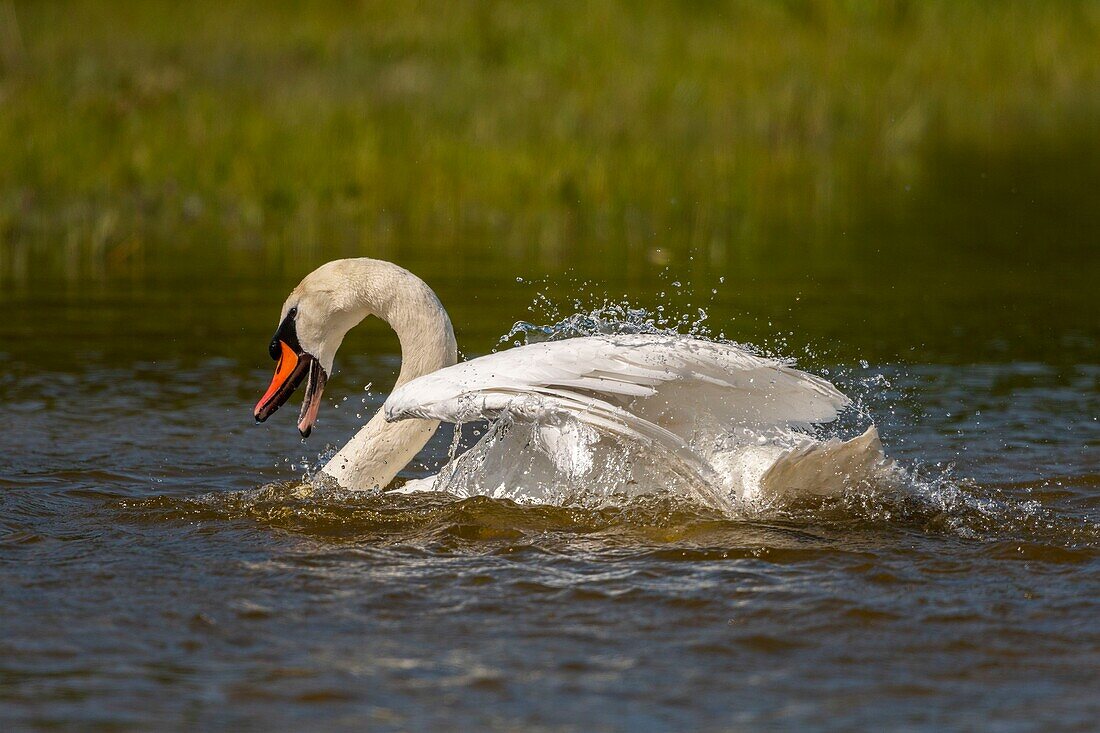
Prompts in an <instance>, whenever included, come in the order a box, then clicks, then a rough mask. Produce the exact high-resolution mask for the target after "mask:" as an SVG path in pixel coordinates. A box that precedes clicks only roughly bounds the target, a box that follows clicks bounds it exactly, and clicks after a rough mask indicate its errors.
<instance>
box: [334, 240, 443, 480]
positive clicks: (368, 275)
mask: <svg viewBox="0 0 1100 733" xmlns="http://www.w3.org/2000/svg"><path fill="white" fill-rule="evenodd" d="M343 262H344V263H347V264H346V265H345V267H346V269H347V271H348V272H347V281H346V282H347V294H348V297H349V298H350V300H349V301H347V302H346V307H345V312H346V313H348V315H349V322H350V325H349V326H348V328H350V327H351V326H353V325H355V324H356V323H358V322H359V321H361V320H363V318H365V317H366V316H367V315H371V314H373V315H376V316H378V317H379V318H381V319H382V320H384V321H385V322H386V323H388V324H389V326H390V328H392V329H393V330H394V332H395V333H396V334H397V338H398V341H400V343H401V371H400V373H399V374H398V376H397V382H396V383H395V385H394V387H395V388H396V387H399V386H401V385H403V384H405V383H406V382H409V381H411V380H413V379H416V378H417V377H420V376H423V375H425V374H430V373H431V372H434V371H437V370H439V369H443V368H445V367H449V366H451V365H453V364H455V363H457V362H458V344H457V342H456V341H455V335H454V329H453V328H452V326H451V319H450V318H449V317H448V316H447V311H446V310H444V308H443V304H442V303H440V302H439V298H438V297H436V294H435V293H434V292H433V291H432V289H431V288H430V287H428V285H427V283H425V282H424V281H423V280H421V279H420V278H418V277H417V276H416V275H413V274H412V273H411V272H409V271H408V270H406V269H404V268H402V267H399V266H397V265H394V264H392V263H389V262H383V261H381V260H371V259H366V258H362V259H357V260H345V261H343ZM345 332H346V329H345ZM342 336H343V334H341V338H342ZM437 427H439V423H438V422H437V421H434V420H404V421H401V422H397V423H388V422H386V421H385V418H384V416H383V415H382V412H381V410H379V411H378V413H376V414H375V415H374V417H373V418H371V420H370V421H369V422H368V423H367V424H366V425H364V426H363V427H362V428H361V429H360V430H359V432H358V433H356V434H355V437H353V438H352V439H351V440H350V441H348V443H347V444H346V445H345V446H344V447H343V448H341V449H340V451H339V452H338V453H337V454H336V455H335V456H333V457H332V459H331V460H329V462H328V463H327V464H326V465H325V467H324V468H323V469H322V470H323V471H324V472H325V473H327V474H329V475H330V476H332V477H333V478H335V479H336V480H337V481H338V482H339V483H340V485H342V486H344V487H345V488H349V489H370V488H374V487H380V488H385V487H386V486H387V485H388V484H389V483H390V481H392V480H393V478H394V477H395V476H396V475H397V473H398V472H399V471H400V470H401V469H403V468H404V467H405V466H406V465H407V464H408V462H409V461H411V460H412V459H413V458H414V457H415V456H416V454H417V453H419V452H420V449H421V448H423V447H424V444H425V443H427V442H428V440H429V439H430V438H431V437H432V435H433V434H434V433H435V430H436V428H437Z"/></svg>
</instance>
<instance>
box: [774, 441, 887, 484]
mask: <svg viewBox="0 0 1100 733" xmlns="http://www.w3.org/2000/svg"><path fill="white" fill-rule="evenodd" d="M886 463H887V459H886V457H885V456H884V455H883V453H882V443H881V442H880V441H879V437H878V430H877V429H876V428H875V426H874V425H872V426H871V427H869V428H867V431H866V432H865V433H863V435H860V436H859V437H857V438H852V439H851V440H846V441H842V440H838V439H836V438H832V439H830V440H826V441H822V442H820V443H808V444H806V445H801V446H798V447H796V448H791V449H790V450H788V451H787V452H786V453H784V454H783V455H782V456H780V457H779V459H778V460H777V461H776V462H775V464H773V465H772V467H771V468H769V469H768V470H767V471H766V472H765V473H764V475H763V476H762V477H761V478H760V493H761V495H762V496H768V497H788V498H794V497H800V496H836V495H839V494H842V493H844V491H845V490H846V489H848V488H852V487H856V486H859V485H861V484H865V483H867V482H870V481H872V480H873V479H874V478H875V476H876V475H878V473H879V472H880V471H881V470H882V469H883V468H885V467H886Z"/></svg>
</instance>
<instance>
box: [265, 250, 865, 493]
mask: <svg viewBox="0 0 1100 733" xmlns="http://www.w3.org/2000/svg"><path fill="white" fill-rule="evenodd" d="M368 315H377V316H378V317H380V318H382V319H383V320H385V321H386V322H388V323H389V324H390V326H391V327H393V329H394V330H395V331H396V332H397V335H398V339H399V340H400V342H401V351H402V365H401V372H400V374H399V376H398V378H397V383H396V385H395V388H394V390H393V392H392V393H391V394H390V396H389V398H388V399H387V400H386V402H385V404H384V405H383V408H382V409H381V410H380V411H379V412H378V413H377V414H376V415H375V416H374V417H373V418H372V419H371V420H370V421H369V422H368V423H367V424H366V425H365V426H364V427H363V428H362V429H361V430H360V431H359V432H358V433H357V434H356V435H355V437H354V438H352V439H351V440H350V441H349V442H348V443H347V445H345V446H344V447H343V448H342V449H341V450H340V451H339V452H338V453H337V454H336V455H335V456H334V457H333V458H332V459H331V460H330V461H329V462H328V464H326V465H325V466H324V468H323V469H322V470H323V472H324V473H326V474H328V475H329V476H331V477H332V478H333V479H335V480H336V481H337V482H339V483H340V484H341V485H342V486H344V487H346V488H350V489H370V488H376V487H379V488H385V487H386V486H387V485H388V484H389V483H390V482H391V481H392V480H393V479H394V477H395V476H396V475H397V473H398V472H399V471H400V470H401V469H403V468H404V467H405V466H406V465H407V464H408V463H409V461H411V460H412V459H413V457H415V455H416V454H417V453H418V452H419V451H420V449H421V448H423V446H424V444H425V443H426V442H427V441H428V439H429V438H431V436H432V435H433V434H434V432H435V430H436V429H437V427H438V426H439V423H440V422H441V421H445V422H452V423H464V422H472V421H477V420H503V421H504V422H502V423H498V426H497V429H495V430H493V431H490V434H489V436H488V437H487V438H486V439H485V440H484V441H482V445H480V446H479V448H480V450H479V451H471V454H470V455H468V456H464V457H460V458H459V459H458V460H456V461H454V462H453V464H452V465H451V466H449V467H448V469H445V470H444V471H443V472H441V474H440V477H438V478H433V479H430V480H426V481H425V480H422V481H418V482H410V483H409V484H407V485H406V487H405V489H404V490H406V491H409V490H422V489H436V490H440V489H449V490H451V491H452V492H455V493H470V492H471V491H473V492H474V493H488V494H492V495H497V496H509V497H511V498H527V499H529V500H530V499H534V500H539V499H546V500H555V499H560V498H561V496H562V495H561V493H560V492H557V493H555V491H554V490H552V489H550V488H548V487H552V486H555V485H560V483H561V482H562V481H565V482H568V481H569V480H573V481H576V480H578V479H579V480H580V481H581V482H582V483H583V482H587V483H588V484H598V483H599V478H598V475H599V473H600V469H601V468H602V466H603V465H605V464H611V463H616V462H617V465H620V466H621V465H622V464H623V463H624V462H626V463H633V462H638V463H643V462H649V463H651V464H653V466H654V467H655V468H654V469H653V470H658V469H657V468H656V467H659V466H670V467H672V474H671V475H673V476H674V477H675V478H674V479H668V480H670V481H679V482H681V483H683V484H685V485H689V486H690V487H691V488H690V492H691V493H693V494H694V495H695V496H696V498H698V499H700V500H702V501H704V502H706V503H708V504H712V505H716V506H719V507H722V508H726V507H728V506H729V505H730V503H731V502H732V501H733V500H734V499H737V498H747V497H751V496H755V495H758V494H760V493H764V492H772V493H775V492H780V491H790V490H792V489H793V490H797V491H799V492H801V493H805V492H811V493H830V492H833V491H836V490H839V489H842V488H843V486H844V485H845V484H846V483H848V481H849V480H850V479H851V478H853V477H855V478H857V479H858V477H859V476H860V474H861V473H864V472H866V471H868V470H871V468H872V467H873V466H874V465H875V464H877V463H878V462H879V461H881V459H882V453H881V448H880V446H879V444H878V438H877V435H876V434H875V432H874V428H873V427H872V428H871V429H870V430H868V432H867V433H865V434H864V435H862V436H860V437H859V438H856V439H854V440H851V441H847V442H841V441H839V440H835V439H834V440H832V441H825V442H822V441H817V440H814V439H813V438H811V437H810V436H809V435H808V434H807V432H806V431H807V430H808V429H809V428H810V427H811V426H813V425H816V424H821V423H826V422H830V421H832V420H834V419H835V418H836V417H837V415H838V414H839V412H840V411H841V410H842V409H843V408H844V407H846V406H847V405H848V403H849V400H848V399H847V398H846V397H845V396H844V395H843V394H841V393H840V392H839V391H838V390H837V389H836V388H835V387H834V386H833V385H831V384H830V383H829V382H827V381H826V380H824V379H822V378H820V377H816V376H814V375H811V374H807V373H805V372H801V371H799V370H797V369H794V368H792V367H790V366H788V365H785V364H783V363H781V362H778V361H775V360H773V359H768V358H764V357H761V356H758V355H755V354H752V353H750V352H748V351H745V350H743V349H740V348H737V347H735V346H732V345H728V344H719V343H713V342H710V341H703V340H700V339H694V338H690V337H687V336H682V335H677V334H632V335H605V336H590V337H582V338H571V339H566V340H562V341H554V342H548V343H539V344H531V345H528V346H522V347H518V348H514V349H509V350H507V351H503V352H499V353H496V354H490V355H487V356H483V357H480V358H477V359H473V360H470V361H467V362H464V363H462V364H456V361H457V357H456V354H457V346H456V343H455V338H454V331H453V329H452V327H451V323H450V320H449V318H448V317H447V314H446V311H445V310H444V309H443V306H442V305H441V304H440V302H439V300H438V298H436V296H435V294H434V293H433V292H432V291H431V289H430V288H429V287H428V286H427V285H426V284H425V283H424V282H423V281H422V280H420V278H418V277H416V276H415V275H413V274H412V273H410V272H408V271H407V270H405V269H403V268H400V267H398V266H396V265H393V264H391V263H388V262H382V261H379V260H370V259H365V258H364V259H353V260H337V261H335V262H330V263H328V264H326V265H324V266H322V267H321V268H319V269H318V270H316V271H314V272H313V273H311V274H310V275H309V276H307V277H306V278H305V279H304V280H303V281H302V283H301V284H300V285H299V286H298V287H297V288H296V289H295V290H294V292H293V293H292V294H291V296H290V298H288V299H287V302H286V304H285V305H284V307H283V319H282V325H281V326H280V332H279V333H287V334H290V336H289V337H288V338H287V339H286V341H283V342H281V343H283V345H284V347H285V348H284V354H285V355H286V356H285V358H286V359H288V360H291V359H292V356H291V355H290V354H289V353H288V351H287V350H289V351H295V349H297V351H296V354H297V358H298V359H300V360H301V361H300V362H299V361H297V360H295V364H297V365H298V366H297V369H296V374H298V376H297V379H298V380H299V381H300V380H301V379H302V378H304V377H303V376H302V374H304V373H308V375H309V380H310V381H309V383H308V385H307V390H306V401H305V403H304V404H303V409H302V420H301V422H300V423H299V428H300V429H302V431H303V434H308V432H309V430H310V428H311V427H312V422H313V420H314V419H315V418H316V414H317V407H318V403H319V400H320V390H321V388H323V385H324V381H325V378H326V375H327V374H328V373H329V372H330V371H331V368H332V361H333V358H334V356H335V353H336V349H337V348H338V347H339V344H340V341H341V340H342V339H343V336H344V334H346V333H347V331H348V330H349V329H350V328H351V327H352V326H354V325H355V324H356V323H358V322H359V321H360V320H362V319H363V318H365V317H366V316H368ZM279 333H277V334H276V339H277V340H278V339H279V338H280V336H279ZM289 342H294V343H293V344H292V345H287V343H289ZM298 342H300V343H298ZM275 345H276V342H274V341H273V343H272V349H273V354H274V353H275ZM301 364H306V365H307V367H302V366H301ZM318 369H319V371H318ZM289 371H290V370H289V367H287V368H284V363H283V361H280V366H279V369H278V370H277V372H276V380H275V381H274V382H273V383H272V387H271V389H269V391H268V395H265V398H264V399H263V400H261V402H260V404H259V405H257V409H256V413H257V418H258V419H266V417H267V416H268V415H270V414H271V412H273V411H274V409H277V407H278V405H279V404H282V401H285V399H286V397H289V392H288V391H287V390H286V386H287V385H286V384H285V383H279V380H280V374H289ZM315 375H316V376H315ZM291 377H294V375H293V374H290V376H284V379H283V381H284V382H286V381H287V380H290V379H291ZM295 384H296V382H295V383H294V384H290V385H289V386H290V387H291V389H292V388H293V386H295ZM284 392H285V393H286V394H285V396H284V395H283V393H284ZM272 395H274V396H272ZM280 399H281V401H280ZM505 424H506V426H507V429H505V427H504V425H505ZM475 460H476V462H477V464H476V466H475V465H474V462H475ZM519 467H522V468H523V474H522V475H516V471H517V470H518V469H519ZM474 473H476V474H477V475H473V474H474ZM460 474H462V475H463V476H464V479H465V480H464V482H462V483H459V484H456V483H455V482H454V481H453V480H449V479H453V478H454V477H455V476H457V475H460ZM626 475H627V474H620V475H619V478H620V479H621V478H623V476H626ZM559 479H560V481H559ZM638 480H639V476H638V475H632V478H630V480H629V481H628V482H627V483H633V484H635V485H637V484H638ZM524 483H526V484H529V485H528V486H520V485H518V484H524ZM619 489H621V487H613V490H619Z"/></svg>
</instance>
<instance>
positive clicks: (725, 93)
mask: <svg viewBox="0 0 1100 733" xmlns="http://www.w3.org/2000/svg"><path fill="white" fill-rule="evenodd" d="M0 26H3V32H0V45H2V49H0V50H2V53H0V60H2V61H3V75H2V76H0V278H2V279H7V280H17V281H18V280H26V279H27V278H33V277H34V276H35V275H36V274H39V273H44V274H49V273H54V274H64V275H66V276H68V277H70V278H75V279H84V278H102V277H110V276H112V275H114V274H120V275H125V274H128V273H137V274H139V275H140V274H142V273H146V272H151V271H152V272H160V271H188V272H192V271H193V272H203V273H215V272H230V273H255V272H279V271H284V270H295V271H297V270H300V269H301V268H302V266H303V263H313V262H316V261H318V260H320V259H322V258H325V257H330V256H340V255H347V254H364V253H368V254H374V255H378V256H388V257H397V258H403V259H406V260H410V259H411V260H431V259H437V260H438V259H440V258H443V257H447V258H448V259H449V260H450V261H451V262H452V263H453V266H454V267H459V268H462V267H490V266H493V265H494V264H496V265H499V266H500V267H501V269H506V268H508V267H512V266H513V265H512V263H513V262H514V261H515V260H519V261H521V262H523V263H525V266H526V268H527V269H528V270H530V269H532V268H533V269H537V270H543V271H548V272H554V271H557V270H560V269H562V268H566V267H581V268H582V269H584V270H585V271H587V272H592V273H593V274H596V275H600V274H602V273H604V272H608V273H610V272H622V271H624V270H625V271H626V272H628V273H633V272H640V271H644V270H647V269H649V268H653V267H654V266H659V265H660V264H661V263H663V262H664V261H665V260H668V259H671V260H672V261H674V262H686V261H687V260H688V259H689V258H692V262H694V263H695V266H698V267H707V268H713V269H715V270H722V269H726V268H730V267H733V266H735V265H737V266H741V267H765V268H766V267H770V266H772V263H775V262H778V261H790V262H794V263H800V262H807V261H812V262H817V263H826V264H827V263H834V264H835V266H837V267H845V266H847V264H849V263H853V262H857V261H859V260H860V259H862V258H864V257H865V256H866V255H867V253H868V252H879V253H880V252H882V251H884V250H885V251H887V252H895V253H897V254H898V255H899V256H902V255H906V254H907V253H912V252H914V251H920V250H926V251H931V252H933V253H939V252H956V251H959V250H977V251H978V252H981V253H987V254H996V255H997V256H998V257H1002V256H1005V255H1007V256H1009V257H1022V258H1024V259H1026V258H1028V257H1030V256H1031V255H1030V254H1029V253H1032V252H1034V251H1035V250H1036V248H1045V250H1044V251H1047V252H1054V253H1056V254H1059V255H1065V256H1076V255H1080V254H1082V253H1087V251H1088V249H1089V248H1090V247H1095V246H1096V238H1097V234H1096V232H1097V231H1100V214H1098V213H1097V211H1098V208H1100V207H1096V205H1095V201H1096V196H1097V192H1098V191H1100V173H1098V171H1100V122H1098V121H1100V62H1098V61H1097V59H1098V58H1100V57H1098V56H1097V48H1100V3H1097V2H1059V3H1034V2H988V3H987V2H960V1H958V0H954V1H950V2H937V1H935V0H929V1H928V2H905V1H902V0H898V1H896V2H881V3H861V2H852V1H843V0H836V1H829V0H819V1H817V2H794V1H790V2H782V3H778V2H777V3H770V2H747V1H746V2H701V1H699V2H683V3H672V2H654V3H625V2H608V1H595V2H585V3H579V2H578V3H536V2H530V3H504V2H502V3H490V2H484V3H474V2H469V3H467V2H444V3H435V2H423V3H412V2H409V3H351V2H340V3H323V4H322V3H289V2H288V3H214V2H199V3H191V4H187V6H186V7H177V6H176V5H174V4H167V3H164V4H161V3H151V2H150V3H127V2H88V3H23V2H14V3H13V2H11V1H10V0H0Z"/></svg>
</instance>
